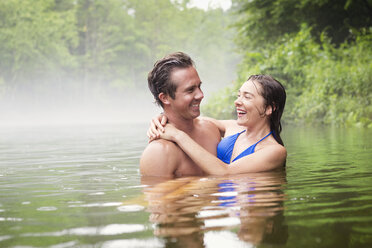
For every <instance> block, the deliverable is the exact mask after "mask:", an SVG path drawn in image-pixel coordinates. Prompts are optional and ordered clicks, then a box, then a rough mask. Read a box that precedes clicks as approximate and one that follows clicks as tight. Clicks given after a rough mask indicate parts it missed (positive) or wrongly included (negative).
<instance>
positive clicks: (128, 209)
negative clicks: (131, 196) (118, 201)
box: [118, 205, 145, 212]
mask: <svg viewBox="0 0 372 248" xmlns="http://www.w3.org/2000/svg"><path fill="white" fill-rule="evenodd" d="M144 208H145V207H144V206H141V205H124V206H120V207H118V210H119V211H120V212H138V211H141V210H143V209H144Z"/></svg>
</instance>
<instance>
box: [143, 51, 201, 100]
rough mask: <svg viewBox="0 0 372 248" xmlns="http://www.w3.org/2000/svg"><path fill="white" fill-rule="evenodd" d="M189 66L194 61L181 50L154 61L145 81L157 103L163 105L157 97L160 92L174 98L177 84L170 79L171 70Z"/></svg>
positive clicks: (192, 64)
mask: <svg viewBox="0 0 372 248" xmlns="http://www.w3.org/2000/svg"><path fill="white" fill-rule="evenodd" d="M190 66H194V61H193V60H192V59H191V58H190V56H189V55H187V54H185V53H182V52H176V53H172V54H169V55H167V56H166V57H164V58H162V59H160V60H158V61H156V63H155V64H154V68H153V69H152V70H151V71H150V72H149V74H148V77H147V82H148V86H149V89H150V91H151V93H152V95H153V96H154V98H155V102H156V103H157V104H158V105H160V106H163V103H162V102H161V101H160V99H159V94H160V93H164V94H167V95H169V96H170V97H171V98H173V99H174V98H175V92H176V90H177V85H176V84H175V83H174V82H172V80H171V74H172V72H173V70H174V69H176V68H188V67H190Z"/></svg>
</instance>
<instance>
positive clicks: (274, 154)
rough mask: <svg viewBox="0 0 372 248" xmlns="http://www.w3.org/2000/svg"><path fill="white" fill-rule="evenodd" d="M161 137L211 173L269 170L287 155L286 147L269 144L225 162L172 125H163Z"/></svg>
mask: <svg viewBox="0 0 372 248" xmlns="http://www.w3.org/2000/svg"><path fill="white" fill-rule="evenodd" d="M160 137H161V138H163V139H167V140H171V141H174V142H176V143H177V144H178V146H180V147H181V149H182V150H183V151H184V152H185V153H186V154H187V155H188V156H189V157H190V158H191V159H192V160H193V161H194V162H195V163H196V164H197V165H198V166H199V167H200V168H202V169H203V170H204V171H205V172H207V173H208V174H213V175H229V174H239V173H248V172H262V171H269V170H273V169H276V168H279V167H281V166H282V165H283V164H284V162H285V158H286V156H287V152H286V149H285V148H284V147H283V146H281V145H279V144H275V145H269V146H266V147H264V148H262V149H260V150H259V151H256V152H255V153H253V154H250V155H249V156H245V157H243V158H241V159H238V160H236V161H234V162H233V163H231V164H226V163H224V162H222V161H221V160H220V159H218V158H217V157H215V156H214V155H212V154H211V153H209V152H208V151H207V150H205V149H204V148H203V147H201V146H200V145H199V144H198V143H196V142H195V141H194V140H193V139H192V138H190V136H188V135H187V134H186V133H184V132H183V131H181V130H178V129H176V128H175V127H174V126H172V125H170V124H168V125H166V126H165V132H164V133H162V134H161V135H160Z"/></svg>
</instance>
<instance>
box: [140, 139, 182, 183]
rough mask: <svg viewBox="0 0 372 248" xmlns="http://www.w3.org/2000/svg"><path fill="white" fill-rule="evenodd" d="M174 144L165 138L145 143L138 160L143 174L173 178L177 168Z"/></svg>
mask: <svg viewBox="0 0 372 248" xmlns="http://www.w3.org/2000/svg"><path fill="white" fill-rule="evenodd" d="M175 150H176V145H175V144H174V143H172V142H169V141H166V140H156V141H153V142H151V143H150V144H148V145H147V147H146V148H145V150H144V151H143V153H142V156H141V160H140V171H141V175H143V176H157V177H167V178H173V177H174V172H175V171H176V169H177V158H176V156H177V154H178V153H177V152H175Z"/></svg>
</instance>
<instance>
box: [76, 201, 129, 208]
mask: <svg viewBox="0 0 372 248" xmlns="http://www.w3.org/2000/svg"><path fill="white" fill-rule="evenodd" d="M122 204H123V203H121V202H103V203H87V204H80V205H69V207H70V208H79V207H80V208H91V207H117V206H120V205H122Z"/></svg>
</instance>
